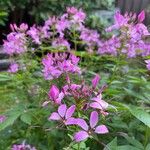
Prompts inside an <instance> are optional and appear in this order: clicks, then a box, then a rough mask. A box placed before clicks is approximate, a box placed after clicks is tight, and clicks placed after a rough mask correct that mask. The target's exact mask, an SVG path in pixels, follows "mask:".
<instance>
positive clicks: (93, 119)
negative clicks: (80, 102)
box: [90, 111, 98, 128]
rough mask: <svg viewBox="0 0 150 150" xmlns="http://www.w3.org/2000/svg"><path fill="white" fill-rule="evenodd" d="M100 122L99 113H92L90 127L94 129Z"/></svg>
mask: <svg viewBox="0 0 150 150" xmlns="http://www.w3.org/2000/svg"><path fill="white" fill-rule="evenodd" d="M97 122H98V113H97V112H96V111H93V112H91V116H90V126H91V128H94V127H95V126H96V124H97Z"/></svg>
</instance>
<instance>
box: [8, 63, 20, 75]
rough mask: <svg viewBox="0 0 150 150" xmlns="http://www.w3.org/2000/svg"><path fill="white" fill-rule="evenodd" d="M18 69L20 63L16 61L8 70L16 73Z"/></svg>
mask: <svg viewBox="0 0 150 150" xmlns="http://www.w3.org/2000/svg"><path fill="white" fill-rule="evenodd" d="M18 70H19V65H18V64H16V63H13V64H11V65H10V66H9V69H8V72H10V73H16V72H17V71H18Z"/></svg>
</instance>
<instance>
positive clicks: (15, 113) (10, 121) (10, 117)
mask: <svg viewBox="0 0 150 150" xmlns="http://www.w3.org/2000/svg"><path fill="white" fill-rule="evenodd" d="M21 113H22V112H21V111H18V110H17V111H13V112H12V113H11V114H9V115H8V116H7V119H6V120H5V121H4V122H3V123H1V124H0V131H1V130H4V129H5V128H6V127H8V126H10V125H13V123H14V122H15V120H16V119H17V118H18V117H19V116H20V115H21Z"/></svg>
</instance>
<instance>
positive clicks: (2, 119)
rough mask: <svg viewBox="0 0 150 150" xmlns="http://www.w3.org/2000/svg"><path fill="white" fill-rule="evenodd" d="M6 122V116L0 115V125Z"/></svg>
mask: <svg viewBox="0 0 150 150" xmlns="http://www.w3.org/2000/svg"><path fill="white" fill-rule="evenodd" d="M5 120H6V116H4V115H0V123H2V122H4V121H5Z"/></svg>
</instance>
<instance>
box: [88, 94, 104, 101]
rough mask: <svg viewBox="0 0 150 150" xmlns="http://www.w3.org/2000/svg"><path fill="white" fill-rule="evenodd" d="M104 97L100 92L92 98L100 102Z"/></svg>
mask: <svg viewBox="0 0 150 150" xmlns="http://www.w3.org/2000/svg"><path fill="white" fill-rule="evenodd" d="M101 99H102V94H99V95H98V96H97V97H93V98H92V99H91V100H93V101H96V102H99V101H100V100H101Z"/></svg>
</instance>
